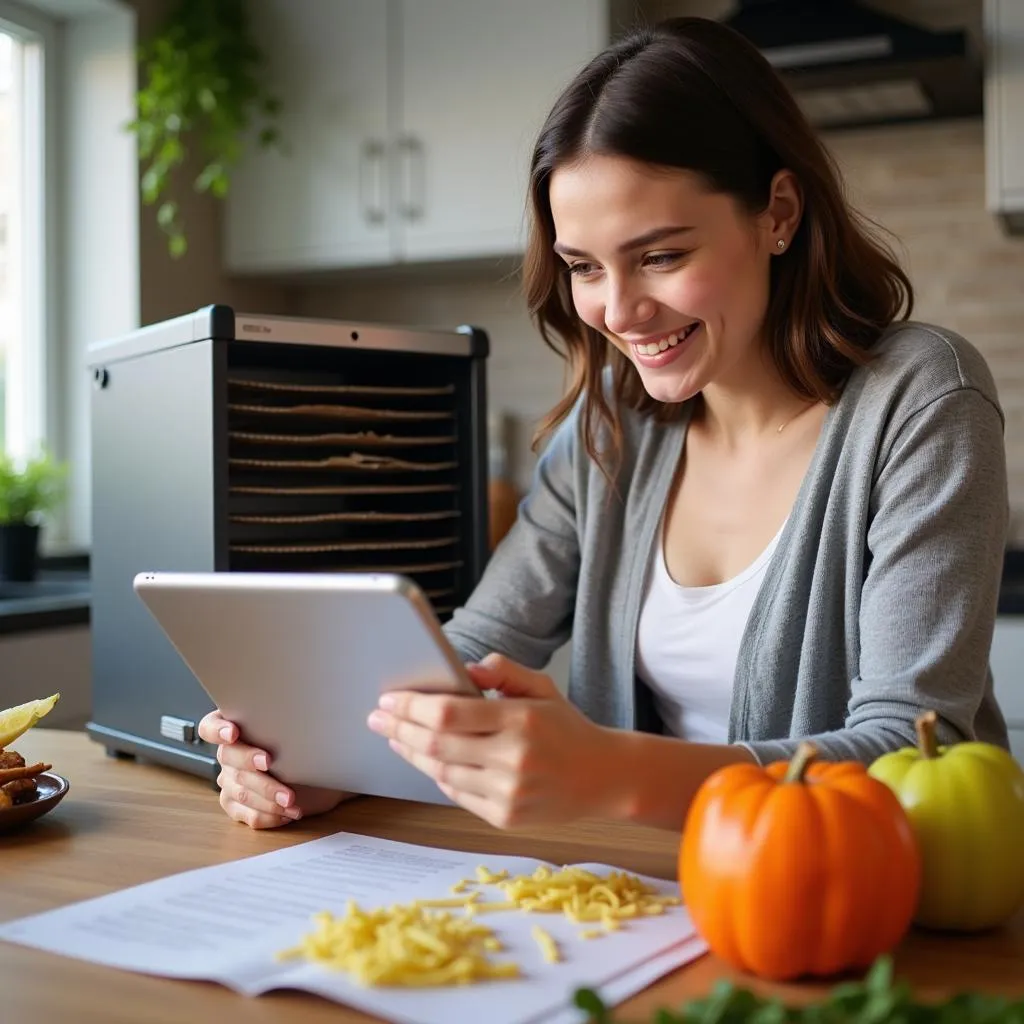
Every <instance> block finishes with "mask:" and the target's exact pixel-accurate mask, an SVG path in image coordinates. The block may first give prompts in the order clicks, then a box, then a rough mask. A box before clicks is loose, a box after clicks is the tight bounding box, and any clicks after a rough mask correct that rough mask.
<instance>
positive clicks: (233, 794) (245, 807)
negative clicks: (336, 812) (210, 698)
mask: <svg viewBox="0 0 1024 1024" xmlns="http://www.w3.org/2000/svg"><path fill="white" fill-rule="evenodd" d="M199 736H200V738H201V739H204V740H206V742H207V743H216V744H217V760H218V762H219V763H220V774H219V775H218V776H217V785H218V786H220V805H221V807H223V808H224V811H225V813H226V814H227V815H228V817H229V818H232V819H233V820H235V821H240V822H242V823H243V824H246V825H248V826H249V827H250V828H277V827H278V826H279V825H287V824H288V823H289V822H291V821H296V820H298V819H299V818H302V817H304V816H306V815H310V814H323V813H324V812H326V811H330V810H332V809H333V808H335V807H337V805H338V804H339V803H341V801H342V800H344V799H345V797H346V796H347V795H348V794H345V793H341V792H338V791H337V790H333V789H318V788H316V787H314V786H286V785H284V784H283V783H281V782H278V781H277V779H275V778H274V776H273V775H271V774H269V769H270V755H269V754H268V753H267V752H266V751H265V750H260V749H259V748H257V747H250V746H247V745H246V744H245V743H242V742H241V741H240V731H239V728H238V726H237V725H235V724H234V723H233V722H229V721H228V720H227V719H225V718H222V717H221V714H220V712H219V711H211V712H210V713H209V714H208V715H206V716H205V717H204V718H203V719H202V721H200V723H199Z"/></svg>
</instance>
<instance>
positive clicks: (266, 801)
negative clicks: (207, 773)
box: [217, 768, 302, 821]
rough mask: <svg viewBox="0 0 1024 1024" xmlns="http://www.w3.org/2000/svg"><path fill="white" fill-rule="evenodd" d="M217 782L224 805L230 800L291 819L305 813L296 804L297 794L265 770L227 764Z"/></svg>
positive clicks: (293, 819)
mask: <svg viewBox="0 0 1024 1024" xmlns="http://www.w3.org/2000/svg"><path fill="white" fill-rule="evenodd" d="M217 785H218V786H220V789H221V805H222V806H223V805H224V803H225V801H228V802H231V803H234V804H239V805H241V806H243V807H248V808H251V809H252V810H254V811H257V812H259V813H266V814H274V815H276V816H280V817H285V818H287V819H288V820H289V821H295V820H296V819H298V818H301V817H302V811H301V810H300V808H299V807H297V806H296V804H295V794H294V793H293V792H292V791H291V790H290V789H289V788H288V787H287V786H283V785H282V784H281V783H280V782H278V781H277V779H275V778H274V777H273V776H272V775H267V774H266V773H265V772H253V771H237V770H236V769H232V768H224V769H222V771H221V773H220V775H218V776H217ZM225 809H226V808H225Z"/></svg>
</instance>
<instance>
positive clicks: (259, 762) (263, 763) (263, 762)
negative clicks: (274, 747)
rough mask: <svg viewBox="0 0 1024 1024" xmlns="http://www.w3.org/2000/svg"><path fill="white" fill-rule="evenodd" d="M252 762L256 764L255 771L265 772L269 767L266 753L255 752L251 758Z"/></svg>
mask: <svg viewBox="0 0 1024 1024" xmlns="http://www.w3.org/2000/svg"><path fill="white" fill-rule="evenodd" d="M252 763H253V764H254V765H255V766H256V769H257V771H261V772H265V771H266V770H267V769H268V768H269V767H270V759H269V758H268V757H267V755H266V754H257V755H256V756H255V757H253V759H252Z"/></svg>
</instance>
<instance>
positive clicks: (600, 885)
mask: <svg viewBox="0 0 1024 1024" xmlns="http://www.w3.org/2000/svg"><path fill="white" fill-rule="evenodd" d="M504 874H505V873H504V872H499V873H494V872H491V871H489V870H488V869H487V868H486V867H483V868H478V869H477V877H478V878H479V880H480V881H481V882H482V883H483V884H487V885H496V886H497V887H498V888H499V889H501V890H502V892H503V893H504V895H505V901H504V904H505V905H507V904H509V903H511V904H512V906H514V907H516V908H518V909H520V910H525V911H527V912H528V913H533V914H537V913H540V914H545V913H547V914H564V915H565V916H566V917H567V918H569V920H570V921H572V922H573V923H574V924H583V923H588V924H589V923H595V924H600V925H601V926H602V927H603V928H604V930H605V931H617V930H618V929H619V927H620V922H622V921H627V920H629V919H631V918H637V917H644V916H651V915H655V914H662V913H664V912H665V908H666V907H669V906H675V905H678V904H679V902H680V900H679V898H678V897H676V896H663V895H661V893H659V892H657V890H655V889H653V888H652V887H651V886H649V885H648V884H647V883H646V882H644V881H643V880H642V879H640V878H637V877H636V876H635V875H630V874H628V873H626V872H624V871H612V872H611V873H610V874H608V875H607V876H601V875H596V874H594V873H593V872H590V871H586V870H584V869H583V868H577V867H564V868H562V869H560V870H552V869H551V868H548V867H539V868H537V870H536V871H535V872H534V873H533V874H532V875H518V876H516V877H514V878H508V877H507V876H505V877H503V876H504ZM490 879H495V881H490ZM488 907H489V904H488V903H486V902H483V903H475V904H474V905H473V908H472V913H473V914H474V915H476V914H478V913H481V912H484V913H486V912H487V909H488Z"/></svg>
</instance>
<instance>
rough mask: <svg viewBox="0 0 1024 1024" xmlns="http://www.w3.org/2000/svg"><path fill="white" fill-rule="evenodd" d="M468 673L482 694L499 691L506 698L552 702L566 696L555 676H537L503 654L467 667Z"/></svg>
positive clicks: (540, 673) (489, 657) (542, 674)
mask: <svg viewBox="0 0 1024 1024" xmlns="http://www.w3.org/2000/svg"><path fill="white" fill-rule="evenodd" d="M466 671H467V672H468V673H469V676H470V678H471V679H472V680H473V682H474V683H476V685H477V686H478V687H480V689H481V690H497V691H499V692H500V693H501V694H502V695H503V696H505V697H532V698H534V699H535V700H550V699H553V698H556V697H561V696H562V694H561V692H560V691H559V689H558V687H557V686H556V685H555V681H554V680H553V679H552V678H551V676H549V675H545V674H544V673H543V672H535V671H534V670H533V669H531V668H527V667H526V666H525V665H520V664H519V662H517V661H513V660H512V659H511V658H506V657H505V656H504V655H503V654H488V655H487V656H486V657H485V658H482V659H481V660H480V661H478V662H475V663H471V664H469V665H467V666H466Z"/></svg>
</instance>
